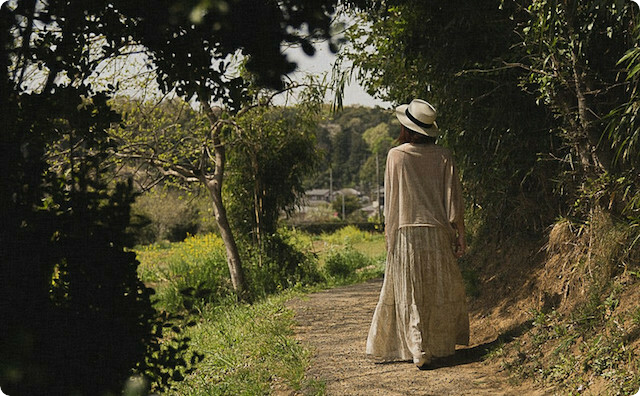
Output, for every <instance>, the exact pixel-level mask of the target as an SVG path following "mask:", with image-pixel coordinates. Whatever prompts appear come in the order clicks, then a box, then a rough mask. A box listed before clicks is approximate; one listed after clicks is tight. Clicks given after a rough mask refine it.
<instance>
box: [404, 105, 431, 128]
mask: <svg viewBox="0 0 640 396" xmlns="http://www.w3.org/2000/svg"><path fill="white" fill-rule="evenodd" d="M404 113H405V114H406V115H407V117H409V119H410V120H411V122H413V123H414V124H416V125H417V126H419V127H422V128H426V129H429V128H431V127H432V126H433V124H427V123H426V122H422V121H420V120H419V119H417V118H416V117H414V116H412V115H411V113H409V109H406V110H405V111H404Z"/></svg>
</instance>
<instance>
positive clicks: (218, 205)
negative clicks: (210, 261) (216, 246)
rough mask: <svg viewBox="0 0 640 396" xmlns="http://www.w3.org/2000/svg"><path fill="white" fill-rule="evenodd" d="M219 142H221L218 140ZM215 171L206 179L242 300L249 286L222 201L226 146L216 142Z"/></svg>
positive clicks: (233, 281) (231, 272)
mask: <svg viewBox="0 0 640 396" xmlns="http://www.w3.org/2000/svg"><path fill="white" fill-rule="evenodd" d="M218 143H219V142H218ZM215 159H216V163H215V173H214V178H213V180H204V181H203V182H204V184H205V185H206V186H207V189H208V190H209V193H210V194H211V198H212V200H213V214H214V216H215V218H216V222H217V223H218V228H219V229H220V236H221V237H222V241H223V242H224V247H225V249H226V252H227V265H228V266H229V275H230V276H231V284H232V285H233V289H234V290H235V291H236V293H237V294H238V297H239V298H240V299H241V300H247V299H248V297H249V296H248V294H247V291H248V287H247V283H246V280H245V277H244V271H243V269H242V260H241V259H240V253H239V252H238V245H237V244H236V240H235V237H234V236H233V233H232V232H231V226H230V225H229V219H228V217H227V210H226V208H225V206H224V203H223V201H222V180H223V175H224V161H225V151H224V146H223V145H221V144H215Z"/></svg>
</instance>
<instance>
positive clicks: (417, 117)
mask: <svg viewBox="0 0 640 396" xmlns="http://www.w3.org/2000/svg"><path fill="white" fill-rule="evenodd" d="M436 115H437V112H436V109H435V108H434V107H433V106H431V105H430V104H429V103H427V102H425V101H424V100H422V99H414V100H412V101H411V103H409V104H403V105H400V106H398V107H396V117H398V120H399V121H400V123H401V124H402V125H404V126H406V127H407V128H409V129H411V130H412V131H416V132H418V133H421V134H423V135H427V136H431V137H438V135H439V134H440V130H439V129H438V124H436Z"/></svg>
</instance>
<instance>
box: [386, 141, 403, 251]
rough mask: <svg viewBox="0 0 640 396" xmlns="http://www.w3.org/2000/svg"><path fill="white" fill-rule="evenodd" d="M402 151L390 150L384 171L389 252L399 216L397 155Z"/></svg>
mask: <svg viewBox="0 0 640 396" xmlns="http://www.w3.org/2000/svg"><path fill="white" fill-rule="evenodd" d="M401 154H402V153H400V152H397V151H395V150H390V151H389V154H388V155H387V165H386V168H385V173H384V224H385V235H386V237H387V238H386V240H387V252H389V253H391V251H392V250H393V247H394V246H395V238H396V233H397V231H398V221H399V219H398V217H399V207H398V205H399V192H398V186H399V180H398V156H399V155H401Z"/></svg>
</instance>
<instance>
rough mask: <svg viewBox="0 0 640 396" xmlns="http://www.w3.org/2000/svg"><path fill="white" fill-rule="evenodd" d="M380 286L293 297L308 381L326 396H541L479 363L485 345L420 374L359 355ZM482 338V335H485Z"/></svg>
mask: <svg viewBox="0 0 640 396" xmlns="http://www.w3.org/2000/svg"><path fill="white" fill-rule="evenodd" d="M381 286H382V282H381V281H380V280H376V281H371V282H367V283H363V284H358V285H351V286H346V287H339V288H335V289H330V290H325V291H322V292H318V293H314V294H311V295H310V296H309V297H308V298H303V299H295V300H293V301H291V302H290V303H289V306H290V307H291V308H292V309H294V310H295V312H296V320H297V322H298V327H297V329H296V335H297V337H298V338H299V339H300V340H301V341H302V342H303V343H305V344H307V345H309V346H310V347H311V348H312V349H313V350H314V352H315V355H314V358H313V361H312V366H311V368H310V370H309V372H308V373H307V375H308V376H309V377H310V378H315V379H317V380H321V381H324V382H325V383H326V385H327V387H326V389H327V395H330V396H334V395H336V396H342V395H367V396H371V395H390V396H392V395H438V396H440V395H544V394H545V393H544V392H542V391H539V390H531V389H522V388H521V387H518V388H515V387H513V385H510V384H509V383H508V381H507V378H506V374H504V373H501V372H500V370H499V368H498V367H495V366H491V365H488V364H486V363H484V362H482V356H483V355H484V353H485V352H486V350H487V348H486V347H487V345H488V344H482V345H473V343H474V342H475V341H474V340H475V339H480V338H481V337H477V336H474V334H473V328H472V334H471V337H472V339H471V342H472V345H471V347H470V348H468V349H462V350H458V351H457V352H456V355H455V356H454V357H453V358H451V359H449V360H448V361H446V362H443V363H442V364H441V365H440V367H438V368H434V369H432V370H425V371H420V370H418V369H417V368H416V367H415V366H414V365H413V364H412V363H409V362H398V363H387V364H377V363H374V362H373V361H371V360H369V359H367V358H366V357H365V354H364V347H365V341H366V338H367V333H368V331H369V325H370V321H371V317H372V315H373V311H374V309H375V306H376V303H377V300H378V295H379V293H380V288H381ZM485 338H486V337H485Z"/></svg>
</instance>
